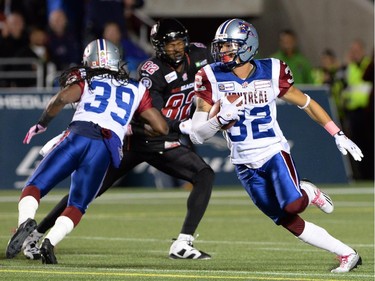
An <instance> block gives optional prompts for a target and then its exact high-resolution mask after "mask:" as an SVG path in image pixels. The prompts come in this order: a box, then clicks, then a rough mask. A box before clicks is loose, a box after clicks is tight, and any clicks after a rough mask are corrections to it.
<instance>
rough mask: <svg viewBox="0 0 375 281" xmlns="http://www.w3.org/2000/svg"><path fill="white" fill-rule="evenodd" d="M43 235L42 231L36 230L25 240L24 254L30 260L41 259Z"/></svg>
mask: <svg viewBox="0 0 375 281" xmlns="http://www.w3.org/2000/svg"><path fill="white" fill-rule="evenodd" d="M42 237H43V234H42V233H39V232H38V231H36V230H34V231H33V232H31V234H30V235H29V236H28V237H27V238H26V240H25V242H23V245H22V249H23V254H24V255H25V257H26V258H28V259H30V260H39V259H40V258H41V255H40V249H39V246H38V244H39V240H40V238H42Z"/></svg>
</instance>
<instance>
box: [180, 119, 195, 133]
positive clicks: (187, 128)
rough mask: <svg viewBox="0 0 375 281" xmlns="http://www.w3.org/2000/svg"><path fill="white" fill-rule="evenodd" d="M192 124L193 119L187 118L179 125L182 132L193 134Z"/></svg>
mask: <svg viewBox="0 0 375 281" xmlns="http://www.w3.org/2000/svg"><path fill="white" fill-rule="evenodd" d="M191 126H192V121H191V119H187V120H185V121H182V122H181V123H180V125H178V127H179V129H180V131H181V133H183V134H185V135H190V134H191Z"/></svg>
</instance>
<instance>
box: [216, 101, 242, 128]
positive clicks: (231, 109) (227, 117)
mask: <svg viewBox="0 0 375 281" xmlns="http://www.w3.org/2000/svg"><path fill="white" fill-rule="evenodd" d="M243 114H244V105H243V96H241V97H239V98H238V99H236V100H235V101H234V102H233V103H231V102H230V101H228V99H227V98H226V97H223V98H221V99H220V111H219V113H218V114H217V115H216V117H217V119H218V120H219V122H220V124H221V125H227V124H229V123H230V122H231V121H233V120H240V116H241V115H243Z"/></svg>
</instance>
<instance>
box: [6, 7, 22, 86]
mask: <svg viewBox="0 0 375 281" xmlns="http://www.w3.org/2000/svg"><path fill="white" fill-rule="evenodd" d="M28 42H29V41H28V38H27V33H26V30H25V20H24V17H23V16H22V15H21V14H20V13H16V12H14V13H10V14H8V15H7V17H6V19H5V21H4V22H3V24H2V28H1V34H0V56H1V57H5V58H13V57H14V56H15V54H16V53H17V52H19V51H20V50H21V49H23V48H24V47H25V46H27V45H28ZM0 69H1V70H2V71H10V70H12V69H13V66H12V65H11V64H4V65H0ZM13 84H14V81H12V80H11V79H7V78H0V86H1V87H10V86H12V85H13Z"/></svg>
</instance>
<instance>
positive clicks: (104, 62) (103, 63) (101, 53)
mask: <svg viewBox="0 0 375 281" xmlns="http://www.w3.org/2000/svg"><path fill="white" fill-rule="evenodd" d="M99 65H100V66H101V67H104V66H106V65H107V57H106V52H105V51H104V50H100V51H99Z"/></svg>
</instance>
